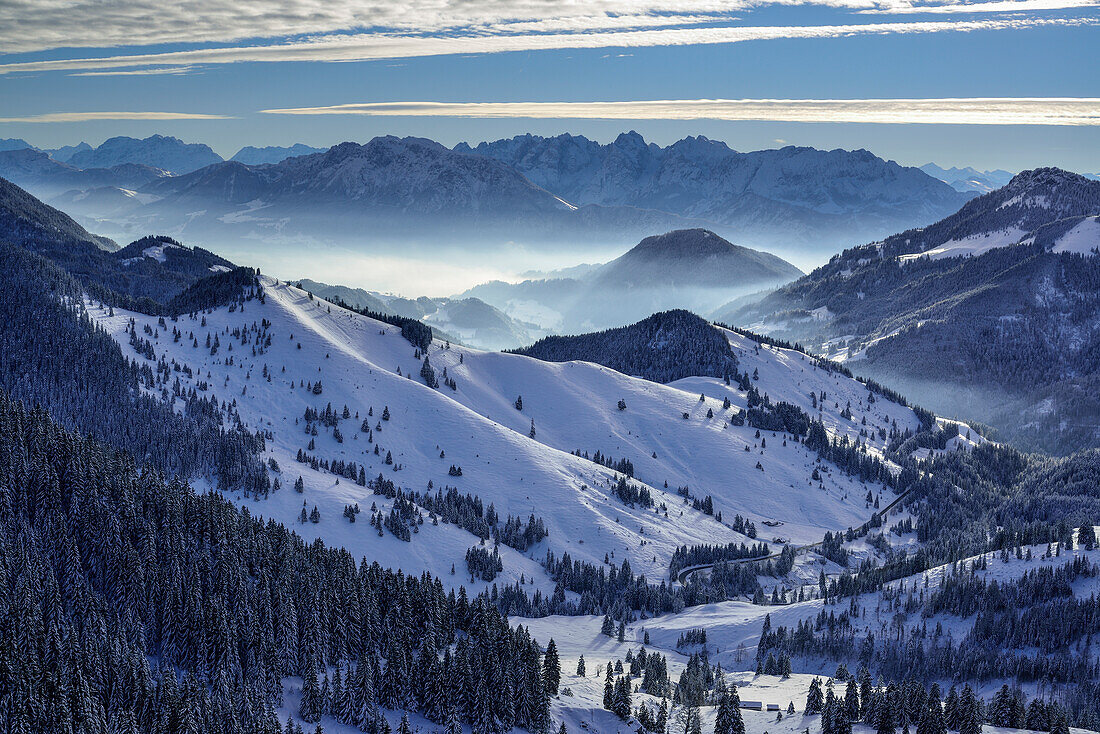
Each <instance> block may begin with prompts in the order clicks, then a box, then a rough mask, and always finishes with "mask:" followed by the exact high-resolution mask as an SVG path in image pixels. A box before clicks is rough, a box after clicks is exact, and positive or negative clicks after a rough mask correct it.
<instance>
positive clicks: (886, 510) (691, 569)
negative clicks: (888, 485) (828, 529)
mask: <svg viewBox="0 0 1100 734" xmlns="http://www.w3.org/2000/svg"><path fill="white" fill-rule="evenodd" d="M907 494H909V490H905V491H904V492H902V493H901V494H899V495H898V496H897V497H895V498H894V499H893V500H892V501H891V502H890V504H888V505H886V507H883V508H882V509H881V510H879V511H878V512H877V513H876V514H877V515H878V516H879V517H881V518H883V519H885V518H886V516H887V515H889V514H890V510H892V509H894V507H896V506H897V504H898V503H899V502H901V501H902V500H903V499H904V498H905V495H907ZM867 522H870V520H868V521H867ZM861 527H867V523H864V524H863V525H862V526H861ZM822 542H823V541H820V540H819V541H817V542H816V543H808V544H806V545H800V546H797V547H796V548H795V549H794V552H795V553H796V554H797V553H803V552H805V551H807V550H809V549H811V548H816V547H817V546H819V545H821V543H822ZM782 553H783V551H780V552H779V553H772V554H770V555H767V556H756V557H755V558H737V559H734V560H732V561H723V563H758V562H759V561H768V560H771V559H773V558H779V556H780V555H782ZM714 565H715V564H713V563H700V564H699V565H697V566H688V567H687V568H685V569H681V570H680V572H679V573H677V574H676V580H677V581H679V582H680V583H681V584H686V583H687V580H688V578H690V577H691V575H692V574H694V573H698V572H699V571H706V570H708V569H711V568H714Z"/></svg>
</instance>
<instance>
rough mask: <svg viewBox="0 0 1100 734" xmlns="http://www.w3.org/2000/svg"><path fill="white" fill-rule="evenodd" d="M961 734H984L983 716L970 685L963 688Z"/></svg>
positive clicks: (960, 710)
mask: <svg viewBox="0 0 1100 734" xmlns="http://www.w3.org/2000/svg"><path fill="white" fill-rule="evenodd" d="M959 734H982V716H981V711H980V709H979V707H978V698H977V696H975V695H974V689H973V688H971V687H970V684H969V683H968V684H966V685H965V686H964V687H963V692H962V695H961V696H960V697H959Z"/></svg>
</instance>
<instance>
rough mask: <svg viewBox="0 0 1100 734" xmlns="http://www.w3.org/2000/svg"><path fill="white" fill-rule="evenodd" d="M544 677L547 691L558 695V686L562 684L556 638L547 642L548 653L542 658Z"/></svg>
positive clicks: (552, 694)
mask: <svg viewBox="0 0 1100 734" xmlns="http://www.w3.org/2000/svg"><path fill="white" fill-rule="evenodd" d="M542 679H543V682H544V683H545V685H546V691H547V693H549V694H550V695H551V696H556V695H558V686H559V685H560V684H561V661H559V660H558V646H557V645H556V644H555V643H554V638H553V637H551V638H550V642H548V643H547V644H546V655H544V656H543V659H542Z"/></svg>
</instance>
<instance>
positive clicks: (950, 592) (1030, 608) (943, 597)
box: [757, 557, 1100, 728]
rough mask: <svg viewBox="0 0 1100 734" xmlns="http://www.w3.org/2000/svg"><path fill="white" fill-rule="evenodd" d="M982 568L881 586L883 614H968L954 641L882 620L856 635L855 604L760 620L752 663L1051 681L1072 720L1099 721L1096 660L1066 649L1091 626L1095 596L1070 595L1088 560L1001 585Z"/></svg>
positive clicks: (898, 676) (1089, 568) (1088, 568)
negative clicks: (880, 626)
mask: <svg viewBox="0 0 1100 734" xmlns="http://www.w3.org/2000/svg"><path fill="white" fill-rule="evenodd" d="M982 568H983V566H982V565H981V564H978V565H976V566H971V567H968V568H965V569H956V570H955V571H954V572H952V573H951V574H949V575H948V576H947V577H946V578H945V579H944V580H943V581H942V583H941V585H940V586H939V587H938V588H936V589H935V590H931V591H929V590H926V589H924V588H922V587H921V586H920V584H911V585H910V586H909V587H908V588H905V587H902V586H897V587H894V586H891V587H889V588H888V589H884V590H883V592H882V597H883V603H885V604H886V605H887V608H886V610H885V611H886V613H887V616H890V615H893V616H894V617H895V618H897V615H901V616H902V617H904V616H907V615H914V614H919V615H920V617H922V618H924V619H930V618H933V617H938V616H939V615H950V616H954V617H958V618H971V617H972V618H973V619H974V622H973V624H972V626H971V628H970V630H969V631H968V632H967V633H966V635H965V636H963V637H962V638H961V639H953V638H952V637H951V636H949V635H946V634H945V633H944V632H943V631H942V629H941V628H940V627H939V625H937V626H936V627H935V628H934V629H931V630H930V629H929V628H928V625H927V622H925V623H924V624H921V625H916V626H913V627H906V626H904V625H902V626H893V625H892V626H891V634H889V635H876V634H874V632H873V631H868V632H867V633H865V634H862V635H861V634H859V633H858V632H857V628H856V626H855V625H854V624H853V619H854V618H856V617H858V615H860V609H859V607H858V606H856V605H854V603H853V605H851V606H850V607H849V608H848V609H846V610H845V611H843V612H841V613H840V614H837V613H836V612H834V611H825V610H823V611H822V612H820V613H819V615H818V616H817V618H816V619H815V620H810V621H800V622H798V624H797V625H796V626H795V628H793V629H787V628H785V627H782V626H781V627H778V628H776V629H774V630H772V629H771V628H770V624H768V623H767V622H766V623H765V628H764V631H763V633H762V635H761V639H760V643H759V646H758V648H757V656H758V663H759V661H761V660H764V659H765V656H766V658H767V659H771V658H773V657H774V656H776V655H787V656H806V657H813V658H817V657H821V656H824V657H827V658H832V659H837V660H851V659H852V657H853V655H858V658H859V659H860V660H861V661H863V662H864V663H865V664H867V665H871V666H873V667H874V668H875V669H876V670H878V672H879V674H880V675H882V676H883V677H885V678H887V679H888V680H896V681H901V680H906V679H910V678H911V679H914V680H919V681H933V680H940V679H945V678H947V679H954V680H979V681H984V680H989V679H996V678H1014V679H1016V680H1018V681H1021V682H1030V681H1044V682H1053V683H1058V684H1061V685H1063V686H1064V690H1063V698H1064V701H1065V703H1066V705H1067V707H1068V708H1069V713H1070V715H1071V719H1072V720H1073V721H1076V722H1078V723H1080V724H1081V725H1084V726H1088V725H1090V724H1091V723H1093V722H1096V721H1100V705H1098V704H1100V701H1098V700H1097V699H1096V698H1095V694H1096V693H1097V692H1098V691H1100V685H1098V684H1097V680H1098V678H1100V665H1098V664H1097V663H1096V662H1095V661H1094V660H1092V659H1091V656H1089V655H1087V654H1082V653H1081V651H1080V650H1076V649H1075V647H1076V646H1077V645H1078V644H1079V643H1080V642H1081V641H1083V640H1088V639H1090V638H1091V637H1092V636H1093V635H1095V634H1096V633H1097V632H1098V631H1100V623H1097V621H1096V620H1097V619H1098V618H1100V600H1098V599H1097V598H1096V597H1095V596H1090V597H1087V598H1080V599H1079V598H1076V597H1075V596H1074V595H1073V593H1072V584H1073V583H1074V582H1075V581H1078V580H1081V579H1088V578H1095V576H1096V575H1097V573H1098V568H1097V566H1096V565H1095V564H1093V563H1091V562H1090V561H1088V559H1086V558H1082V557H1075V558H1074V559H1073V560H1071V561H1068V562H1067V563H1065V564H1064V565H1062V566H1061V567H1058V568H1050V567H1039V568H1036V569H1033V570H1030V571H1027V572H1025V573H1024V574H1023V575H1021V576H1020V577H1019V578H1017V579H1013V580H1010V581H997V580H995V579H994V580H986V579H984V578H982V577H980V576H978V575H976V574H975V573H974V572H975V571H976V570H981V569H982ZM879 613H880V614H882V613H883V610H880V611H879ZM1084 649H1085V650H1086V651H1087V649H1088V647H1087V646H1086V647H1085V648H1084ZM949 728H954V727H949Z"/></svg>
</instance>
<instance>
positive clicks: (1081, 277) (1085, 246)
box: [724, 169, 1100, 453]
mask: <svg viewBox="0 0 1100 734" xmlns="http://www.w3.org/2000/svg"><path fill="white" fill-rule="evenodd" d="M1097 213H1100V182H1096V181H1090V180H1087V179H1085V178H1083V177H1081V176H1076V175H1074V174H1069V173H1066V172H1064V171H1057V170H1054V169H1040V170H1036V171H1027V172H1024V173H1022V174H1020V175H1019V176H1017V177H1015V178H1014V179H1013V180H1012V182H1011V183H1010V184H1009V185H1008V186H1006V187H1004V188H1003V189H998V190H997V191H994V192H991V193H989V194H986V195H984V196H982V197H980V198H978V199H974V200H973V201H971V202H969V203H967V204H966V206H964V207H963V208H962V209H961V210H960V211H959V212H958V213H957V214H955V215H953V216H952V217H949V218H947V219H944V220H943V221H941V222H939V223H937V224H935V225H932V226H930V227H927V228H925V229H923V230H914V231H910V232H904V233H902V234H899V235H895V236H894V237H890V238H887V239H886V240H885V241H884V242H881V243H874V244H871V245H865V246H862V247H857V248H854V249H851V250H847V251H845V252H844V253H842V254H840V255H837V256H836V257H834V258H833V259H832V260H831V261H830V262H829V263H828V264H827V265H824V266H822V267H821V268H819V269H817V270H815V271H814V272H813V273H811V274H809V275H807V276H806V277H804V278H801V279H799V280H798V281H796V282H794V283H792V284H790V285H788V286H785V287H783V288H781V289H779V290H778V291H776V292H774V293H773V294H771V295H768V296H767V297H765V298H764V299H763V300H762V301H760V302H759V303H756V304H753V305H750V306H747V307H743V308H740V309H735V310H734V311H733V312H731V313H726V314H724V316H725V317H727V318H730V319H733V320H734V321H735V322H736V323H741V324H746V325H751V327H752V328H754V329H756V330H762V331H765V332H767V333H771V334H775V335H776V336H779V337H782V338H784V339H789V340H791V341H799V342H802V343H803V344H805V345H806V346H807V347H808V348H810V349H811V350H812V351H815V352H817V353H822V354H826V355H828V356H830V357H833V358H834V359H841V360H851V361H853V367H855V368H857V369H858V371H860V372H861V373H863V374H866V375H868V376H873V377H874V378H876V379H877V380H879V381H881V382H884V383H887V384H891V385H893V386H895V387H896V388H898V389H899V390H900V391H901V392H903V393H905V394H906V395H909V396H910V397H912V398H914V399H915V400H917V401H919V402H920V403H921V404H924V405H927V406H928V407H930V408H933V409H935V410H937V411H938V412H941V413H946V414H949V415H959V416H966V417H970V418H973V419H976V420H979V421H982V422H985V423H988V424H991V425H993V426H994V427H995V428H996V429H997V431H998V435H999V436H1000V437H1001V438H1003V439H1005V440H1008V441H1012V442H1014V443H1016V444H1017V445H1019V446H1021V447H1025V448H1029V449H1037V450H1043V451H1050V452H1055V453H1068V452H1071V451H1074V450H1076V449H1080V448H1088V447H1093V446H1097V445H1100V432H1098V430H1100V429H1098V428H1097V425H1096V421H1095V419H1094V417H1095V415H1096V414H1097V411H1098V410H1100V404H1098V403H1097V402H1096V398H1095V395H1096V390H1095V386H1096V379H1097V378H1096V375H1097V373H1098V370H1100V362H1098V361H1097V355H1098V354H1100V350H1098V346H1097V345H1098V344H1100V330H1098V327H1097V324H1100V295H1098V294H1100V257H1098V256H1097V254H1096V253H1100V227H1096V226H1094V221H1093V220H1094V216H1095V214H1097Z"/></svg>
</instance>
